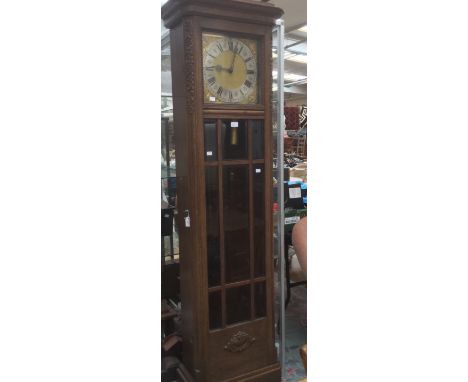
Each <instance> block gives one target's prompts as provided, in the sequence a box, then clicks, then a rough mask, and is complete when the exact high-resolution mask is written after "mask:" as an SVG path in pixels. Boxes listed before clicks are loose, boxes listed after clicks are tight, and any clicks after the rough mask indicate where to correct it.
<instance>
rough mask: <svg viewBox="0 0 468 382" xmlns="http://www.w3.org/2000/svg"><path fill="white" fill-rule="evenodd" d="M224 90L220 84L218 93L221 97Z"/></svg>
mask: <svg viewBox="0 0 468 382" xmlns="http://www.w3.org/2000/svg"><path fill="white" fill-rule="evenodd" d="M223 91H224V89H223V88H222V86H220V87H219V88H218V91H217V92H216V93H217V94H218V95H219V96H220V97H221V96H222V95H223Z"/></svg>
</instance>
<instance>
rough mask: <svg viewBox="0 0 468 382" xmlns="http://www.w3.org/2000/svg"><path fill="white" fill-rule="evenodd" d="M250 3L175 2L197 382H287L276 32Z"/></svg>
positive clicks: (166, 9)
mask: <svg viewBox="0 0 468 382" xmlns="http://www.w3.org/2000/svg"><path fill="white" fill-rule="evenodd" d="M282 14H283V11H282V10H281V9H279V8H277V7H275V6H273V5H271V4H269V3H266V2H260V1H253V0H169V1H168V2H167V3H166V4H165V5H164V6H163V8H162V18H163V20H164V23H165V25H166V27H167V28H169V29H170V39H171V62H172V81H173V105H174V128H175V146H176V161H177V204H178V210H179V214H178V215H179V219H180V220H179V222H178V224H179V240H180V252H181V260H180V268H181V273H180V282H181V286H180V287H181V300H182V336H183V362H184V365H185V366H186V368H187V369H188V370H189V372H190V374H191V376H192V378H193V379H194V380H195V381H197V382H234V381H239V382H240V381H252V382H254V381H255V382H276V381H277V382H279V381H280V379H281V377H280V374H281V373H280V365H279V363H278V361H277V355H276V349H275V343H274V317H273V316H274V306H273V290H274V285H273V264H272V241H273V239H272V236H273V235H272V230H273V227H272V128H271V113H272V111H271V85H272V84H271V34H272V27H273V25H274V23H275V20H276V19H278V18H280V17H281V15H282Z"/></svg>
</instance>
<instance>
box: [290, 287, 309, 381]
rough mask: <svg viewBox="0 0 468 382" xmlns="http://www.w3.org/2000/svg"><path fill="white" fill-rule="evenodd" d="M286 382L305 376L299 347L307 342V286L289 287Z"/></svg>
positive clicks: (298, 379)
mask: <svg viewBox="0 0 468 382" xmlns="http://www.w3.org/2000/svg"><path fill="white" fill-rule="evenodd" d="M285 323H286V330H285V337H286V344H285V350H286V357H285V358H286V365H285V371H286V373H285V376H286V379H285V381H286V382H297V381H300V380H301V379H303V378H305V377H306V372H305V370H304V365H303V364H302V360H301V356H300V354H299V349H300V348H301V346H302V345H304V344H305V343H306V342H307V286H305V285H301V286H297V287H294V288H292V289H291V301H290V302H289V305H288V308H287V309H286V318H285Z"/></svg>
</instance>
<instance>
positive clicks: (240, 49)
mask: <svg viewBox="0 0 468 382" xmlns="http://www.w3.org/2000/svg"><path fill="white" fill-rule="evenodd" d="M242 49H244V47H243V46H241V47H240V48H239V50H238V51H237V53H238V54H240V52H241V51H242Z"/></svg>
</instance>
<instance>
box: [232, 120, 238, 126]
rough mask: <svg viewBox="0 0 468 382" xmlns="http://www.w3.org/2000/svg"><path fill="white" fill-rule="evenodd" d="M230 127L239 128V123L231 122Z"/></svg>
mask: <svg viewBox="0 0 468 382" xmlns="http://www.w3.org/2000/svg"><path fill="white" fill-rule="evenodd" d="M231 127H239V122H237V121H236V122H231Z"/></svg>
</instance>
